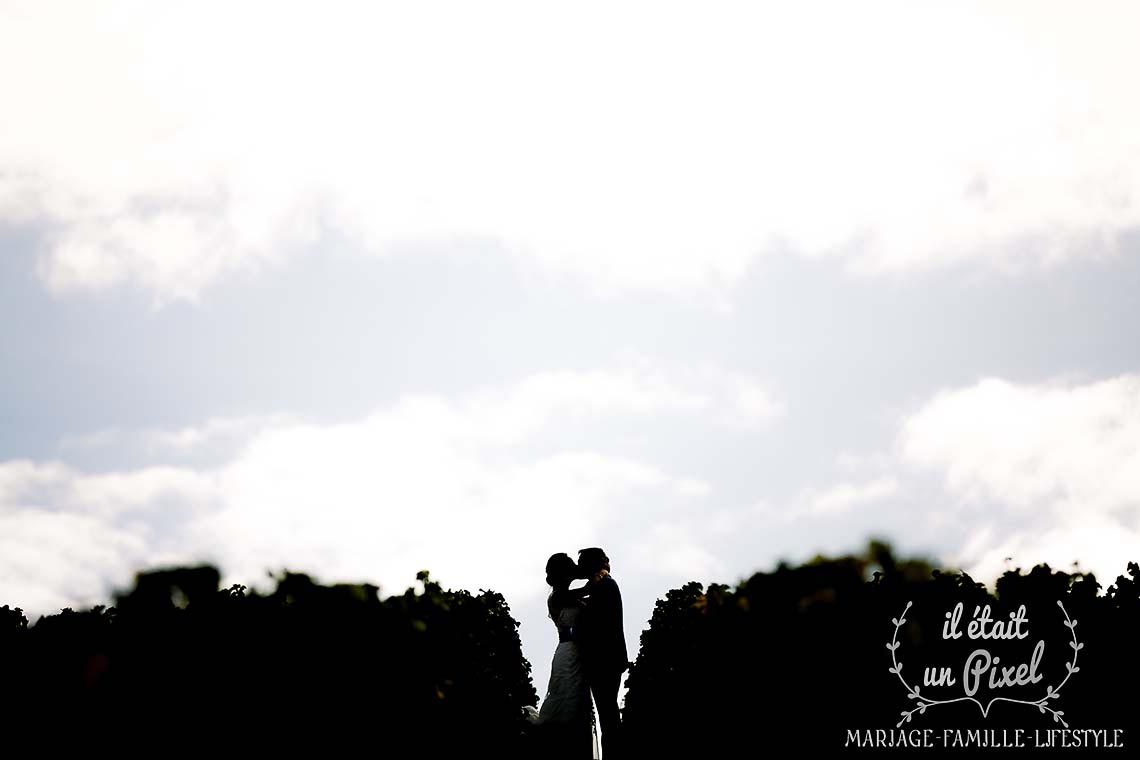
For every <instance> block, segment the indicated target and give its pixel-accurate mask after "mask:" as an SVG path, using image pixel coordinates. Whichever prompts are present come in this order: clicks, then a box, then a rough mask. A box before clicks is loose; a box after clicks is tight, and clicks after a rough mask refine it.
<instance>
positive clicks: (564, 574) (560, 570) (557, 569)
mask: <svg viewBox="0 0 1140 760" xmlns="http://www.w3.org/2000/svg"><path fill="white" fill-rule="evenodd" d="M577 577H578V563H577V562H575V561H574V560H572V559H571V558H570V555H569V554H565V553H559V554H552V555H551V556H550V559H548V560H547V561H546V582H547V584H549V585H550V589H551V590H550V597H549V598H548V599H547V600H546V607H547V610H548V611H549V613H550V618H551V619H552V620H555V619H557V618H558V610H560V609H561V608H563V607H565V606H566V605H567V604H571V603H573V601H574V596H573V595H572V594H571V593H570V581H572V580H574V579H575V578H577Z"/></svg>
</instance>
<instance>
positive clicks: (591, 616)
mask: <svg viewBox="0 0 1140 760" xmlns="http://www.w3.org/2000/svg"><path fill="white" fill-rule="evenodd" d="M583 616H584V617H583V620H582V625H581V629H582V637H581V647H582V665H583V667H585V669H586V670H587V672H607V671H609V672H612V671H614V670H616V671H618V672H619V673H620V672H621V671H623V670H625V669H626V668H627V667H629V656H628V654H627V652H626V648H625V627H624V625H623V623H622V608H621V591H620V590H619V589H618V585H617V581H615V580H614V579H613V578H612V577H611V576H609V575H606V576H603V577H602V579H601V580H599V581H598V582H597V583H595V584H594V586H593V588H592V589H590V596H589V598H588V599H587V601H586V608H585V610H584V611H583Z"/></svg>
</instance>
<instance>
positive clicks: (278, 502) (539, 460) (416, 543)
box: [0, 364, 746, 611]
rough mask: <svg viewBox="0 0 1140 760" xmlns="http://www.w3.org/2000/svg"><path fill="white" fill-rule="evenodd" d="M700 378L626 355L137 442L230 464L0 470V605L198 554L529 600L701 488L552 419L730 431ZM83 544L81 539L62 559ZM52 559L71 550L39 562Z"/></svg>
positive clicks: (240, 563)
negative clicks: (349, 416) (500, 381)
mask: <svg viewBox="0 0 1140 760" xmlns="http://www.w3.org/2000/svg"><path fill="white" fill-rule="evenodd" d="M710 377H713V375H710V374H709V373H707V372H706V373H703V374H698V375H686V376H685V381H684V382H680V383H679V382H677V381H676V380H675V379H673V378H672V377H670V376H667V375H666V374H665V373H663V372H661V371H660V370H656V369H653V368H651V367H649V366H648V365H645V364H643V366H642V367H641V368H640V369H634V370H613V371H583V372H561V371H558V372H543V373H537V374H534V375H531V376H528V377H525V378H523V379H521V380H520V381H518V382H517V383H515V384H513V385H512V386H509V387H505V388H498V389H484V390H479V391H474V392H471V393H469V394H467V395H465V396H461V397H459V398H457V399H454V400H449V399H445V398H441V397H437V396H431V395H422V394H420V395H407V396H403V397H401V398H400V399H399V400H397V401H396V402H394V403H392V404H390V405H387V406H384V407H381V408H378V409H377V410H376V411H374V412H373V413H372V414H370V415H368V416H367V417H365V418H363V419H357V420H352V421H348V422H342V423H316V422H311V421H308V422H306V421H304V420H301V419H298V418H296V417H291V416H287V415H278V416H265V417H254V418H235V419H225V418H218V419H213V420H210V421H208V422H206V423H204V424H203V425H201V426H197V427H189V428H184V429H182V430H179V431H176V432H175V433H172V434H170V435H161V434H160V431H145V435H144V436H143V437H144V438H146V439H147V440H153V441H160V442H161V445H162V446H165V447H166V448H165V449H164V448H161V447H160V448H158V449H156V450H155V451H156V452H157V453H161V452H162V451H166V452H168V453H169V454H170V455H172V456H176V455H178V454H179V453H181V452H182V451H183V450H184V449H185V447H186V446H191V447H195V446H200V445H202V444H203V442H209V441H214V442H216V441H218V440H223V439H227V440H228V439H229V438H232V437H234V436H235V435H241V436H242V440H241V443H240V445H239V446H238V447H237V448H236V453H234V454H233V455H232V456H231V457H229V458H228V459H226V460H225V461H224V462H223V463H221V464H220V465H219V466H216V467H208V468H207V467H197V468H195V467H189V466H179V467H174V466H170V465H154V466H150V467H145V468H140V469H135V470H125V471H120V472H109V473H100V474H89V473H84V472H81V471H79V470H77V469H75V468H73V467H70V466H68V465H66V464H64V463H61V462H34V461H30V460H13V461H9V462H3V463H0V518H2V519H3V521H4V524H5V525H6V526H8V531H7V533H8V534H9V535H10V536H11V537H12V538H10V539H9V541H10V542H16V543H19V544H20V545H21V546H22V549H21V550H20V551H19V552H12V553H10V554H9V553H5V554H3V555H0V557H2V559H0V594H2V595H3V597H4V599H5V600H6V601H7V600H8V599H9V598H11V599H14V600H15V601H16V602H17V603H22V604H24V605H25V606H27V607H29V608H34V607H33V603H35V604H43V605H48V607H47V608H48V609H50V607H51V606H56V605H58V604H63V603H69V604H74V605H79V604H89V603H92V602H96V601H100V600H103V599H105V595H104V592H105V588H106V586H107V585H122V584H124V583H125V582H126V581H128V580H129V572H130V571H131V570H135V569H139V568H140V567H144V566H147V565H153V564H156V563H158V564H169V563H176V562H188V561H199V560H209V561H214V562H216V563H218V565H219V566H220V567H221V568H222V569H223V571H225V573H226V575H227V581H232V582H240V583H245V584H247V585H256V584H259V583H261V582H262V579H263V578H264V574H265V571H266V570H267V569H268V570H280V569H281V568H284V567H288V568H290V569H303V570H308V571H311V572H314V573H316V574H318V576H319V577H321V578H322V579H325V580H339V579H352V580H359V579H369V580H372V581H375V582H379V583H382V584H383V585H384V587H385V589H386V590H387V591H395V590H399V589H401V588H402V587H403V586H404V584H407V583H410V582H411V580H412V578H413V577H414V573H415V572H416V571H417V570H419V569H421V568H425V567H426V568H428V569H430V570H431V571H432V572H433V574H435V575H436V577H439V578H441V579H443V580H444V581H445V582H448V583H455V584H457V585H464V586H468V587H471V588H477V587H483V588H495V589H496V590H500V591H502V592H504V593H508V594H512V595H514V598H515V599H516V600H518V599H525V598H527V597H528V596H530V595H534V594H537V593H541V591H542V585H541V573H540V572H539V570H541V565H542V562H543V561H545V557H546V555H547V554H548V553H551V552H553V551H557V550H569V549H573V548H575V547H581V546H587V545H593V544H597V543H599V542H602V539H603V538H605V539H606V541H605V543H607V545H608V546H610V547H612V548H615V549H617V550H618V551H619V552H620V550H621V548H622V547H621V546H620V545H619V544H620V541H628V542H630V543H629V546H628V550H627V552H626V553H625V554H624V555H623V556H631V555H632V554H633V553H635V552H636V551H637V550H636V549H635V544H636V545H640V544H639V543H637V542H639V541H640V540H641V539H640V538H637V537H630V536H626V537H622V538H618V539H615V537H614V536H613V535H612V534H611V533H610V532H609V531H610V530H611V529H613V528H614V527H615V526H617V525H619V524H622V523H623V521H626V520H627V511H628V510H629V509H630V508H631V505H638V508H639V509H640V510H642V513H645V510H649V511H650V512H652V511H653V510H660V514H661V515H663V516H664V517H665V518H668V519H672V518H673V517H676V516H677V515H680V514H682V513H684V511H685V509H686V505H688V504H691V503H693V502H695V501H699V500H702V499H704V498H705V497H707V495H708V494H709V493H710V490H711V488H710V486H709V484H708V483H705V482H703V481H702V480H700V479H699V478H697V477H693V476H692V475H690V474H686V473H680V474H677V475H674V474H670V473H667V472H665V471H663V470H662V469H661V468H659V467H658V466H656V465H655V464H653V463H651V462H646V461H641V460H639V459H636V458H632V457H630V456H627V455H622V454H616V453H613V452H607V451H606V450H605V446H604V444H602V446H601V448H600V449H599V450H584V449H582V448H579V447H576V446H574V445H571V444H566V443H563V442H562V441H561V440H560V434H561V433H562V432H563V431H564V430H565V428H566V427H567V425H570V424H580V423H581V424H586V423H588V424H590V425H592V426H593V427H592V428H591V429H592V430H594V431H596V433H595V435H592V436H591V440H597V441H605V430H606V426H607V425H608V424H610V423H611V422H612V421H613V420H615V419H626V420H636V419H644V420H648V419H650V418H652V419H654V420H657V421H659V420H661V419H663V418H664V417H666V416H668V415H682V416H690V417H691V416H694V415H702V416H704V415H710V418H711V419H712V420H714V424H715V420H723V421H729V420H732V419H733V414H734V411H733V410H734V409H735V406H736V401H735V397H734V396H733V395H732V394H730V393H722V392H721V390H722V388H723V387H724V386H723V385H718V382H720V381H722V380H724V378H729V380H731V382H732V383H733V384H740V383H745V382H746V381H745V379H744V378H742V377H741V376H737V375H733V374H730V373H723V374H722V375H718V376H716V377H713V380H712V381H710V382H711V383H712V384H711V385H696V384H693V381H694V379H700V378H705V379H706V380H707V379H708V378H710ZM726 382H727V381H726ZM734 387H735V386H734ZM124 435H128V436H129V434H127V433H123V432H122V431H119V432H117V433H115V435H114V436H112V439H114V440H119V439H121V438H122V436H124ZM115 436H118V438H116V437H115ZM105 438H106V436H96V438H95V439H94V441H95V443H96V444H97V443H98V442H99V441H103V440H104V439H105ZM116 445H118V444H116ZM211 445H213V444H211ZM655 535H656V534H655ZM85 536H90V537H94V540H95V541H97V542H98V543H99V544H100V546H99V547H97V548H93V549H91V550H90V551H88V550H84V551H79V550H75V549H74V546H75V544H76V543H77V542H79V543H82V542H83V541H85V540H87V539H86V538H85ZM678 540H679V538H678V535H672V536H669V535H665V534H660V535H657V538H656V539H655V542H656V543H655V544H654V546H658V547H659V548H660V547H664V546H668V547H672V548H671V552H672V556H673V561H674V564H678V563H679V564H680V565H685V564H686V563H688V562H690V560H691V561H692V562H694V563H696V564H698V565H699V566H700V567H699V569H707V568H708V567H710V566H711V565H710V564H709V563H710V557H709V556H708V555H707V550H701V549H699V548H694V547H693V546H689V545H682V543H678ZM63 555H68V556H71V555H74V557H73V558H72V559H71V560H68V561H67V562H63V561H57V559H55V558H56V557H57V556H63ZM37 556H39V557H41V559H42V562H41V560H37ZM77 563H80V564H82V571H81V572H82V574H83V578H81V579H80V580H76V577H75V576H74V575H73V573H75V572H80V571H79V570H76V564H77ZM696 569H697V568H695V569H694V571H695V570H696ZM16 597H19V598H18V599H17V598H16ZM49 603H50V604H49ZM38 609H39V610H40V611H44V609H45V608H38Z"/></svg>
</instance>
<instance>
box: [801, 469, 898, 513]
mask: <svg viewBox="0 0 1140 760" xmlns="http://www.w3.org/2000/svg"><path fill="white" fill-rule="evenodd" d="M897 490H898V482H897V481H896V480H895V479H894V478H891V477H882V478H876V479H874V480H869V481H867V482H865V483H839V484H837V485H834V486H831V487H829V488H826V489H823V490H818V489H807V490H805V491H804V492H803V493H801V494H800V497H799V502H800V504H801V506H800V507H799V508H798V509H796V510H794V511H793V513H792V514H793V515H796V516H799V515H804V514H807V515H812V516H828V515H837V514H842V513H844V512H847V511H849V510H851V509H852V508H854V507H858V506H861V505H864V504H874V503H875V502H877V501H881V500H883V499H885V498H887V497H889V496H893V495H894V494H895V492H896V491H897Z"/></svg>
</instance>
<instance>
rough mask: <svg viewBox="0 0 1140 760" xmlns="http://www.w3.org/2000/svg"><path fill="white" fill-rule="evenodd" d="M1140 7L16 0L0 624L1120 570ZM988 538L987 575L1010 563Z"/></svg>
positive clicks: (5, 233)
mask: <svg viewBox="0 0 1140 760" xmlns="http://www.w3.org/2000/svg"><path fill="white" fill-rule="evenodd" d="M1138 24H1140V10H1138V9H1137V6H1136V5H1135V4H1132V3H1120V4H1113V3H1098V4H1096V9H1095V11H1093V10H1091V9H1090V8H1089V6H1087V5H1082V6H1081V7H1080V8H1077V7H1075V6H1073V5H1071V4H1047V3H1042V2H1033V3H994V2H986V3H979V4H976V5H975V4H969V3H956V4H953V5H951V6H942V7H937V8H936V7H934V6H931V5H925V4H920V3H914V2H903V3H858V4H851V3H820V4H815V3H795V4H788V3H772V4H758V3H716V2H713V3H701V4H699V6H698V5H696V4H687V5H681V4H677V3H662V2H652V3H621V2H612V0H611V1H610V2H605V3H590V2H583V3H576V4H574V5H573V6H572V7H571V6H565V5H555V4H547V3H541V2H534V1H533V0H530V1H528V2H520V3H496V2H487V3H476V4H473V3H463V2H459V3H435V2H420V3H391V4H384V3H359V4H350V3H330V2H321V3H310V4H301V3H281V2H273V3H264V4H258V3H241V4H234V3H207V2H199V3H194V4H185V3H180V4H168V3H162V2H153V1H151V2H141V3H136V4H128V3H101V4H98V5H96V4H91V3H82V2H75V3H52V2H44V1H43V0H37V1H36V2H0V109H2V110H0V390H2V394H0V604H3V603H8V604H13V605H18V606H22V607H24V608H25V609H27V610H29V611H32V612H33V613H34V614H39V613H43V612H51V611H53V610H55V609H58V608H59V607H61V606H67V605H70V606H78V605H89V604H94V603H106V602H107V601H108V600H109V598H110V595H111V593H112V591H113V589H115V588H122V587H124V586H126V585H127V584H129V582H130V580H131V577H132V574H133V572H134V571H136V570H138V569H141V568H145V567H153V566H157V565H163V564H170V563H180V562H191V561H212V562H215V563H217V564H218V565H219V566H220V567H221V568H222V569H223V571H224V573H225V576H226V577H225V581H226V582H227V583H235V582H240V583H245V584H246V585H264V583H265V580H266V571H267V570H280V569H281V568H283V567H288V568H290V569H293V570H304V571H309V572H311V573H313V574H314V575H316V576H317V577H318V578H319V579H321V580H324V581H336V580H368V581H371V582H377V583H380V584H381V585H382V587H383V589H384V590H385V591H386V592H390V593H395V592H399V591H402V590H403V588H405V587H407V586H409V585H412V583H413V580H414V578H415V574H416V572H417V571H418V570H420V569H423V568H426V569H429V570H430V571H431V572H432V574H433V575H434V576H435V577H436V578H438V579H439V580H440V581H441V582H443V583H444V584H445V585H448V586H453V587H464V588H469V589H472V590H476V589H479V588H493V589H495V590H498V591H501V592H502V593H504V594H506V596H507V598H508V601H509V602H510V603H511V606H512V609H513V611H514V612H515V615H516V617H517V618H519V619H520V620H521V621H522V623H523V625H522V629H521V631H522V636H523V644H524V650H525V653H526V654H527V656H528V657H529V658H530V659H531V661H532V663H533V664H534V665H535V680H536V684H537V685H538V688H539V691H540V692H541V691H542V690H543V689H544V687H545V682H546V678H547V673H548V668H549V659H550V656H551V654H552V653H553V648H554V643H555V637H554V630H553V626H552V625H551V624H550V623H549V621H548V620H546V619H545V618H544V615H545V610H544V599H545V594H546V588H545V586H544V583H543V565H544V564H545V561H546V558H547V557H548V556H549V555H550V554H551V553H553V552H556V551H566V552H569V553H571V554H574V553H576V551H577V550H578V549H579V548H582V547H585V546H591V545H600V546H603V547H604V548H605V549H606V550H607V551H608V553H609V554H610V556H611V557H612V559H613V563H612V564H613V571H614V577H615V578H616V579H617V580H618V582H619V583H620V584H621V587H622V589H623V592H624V594H625V597H626V625H627V638H628V640H629V644H630V649H631V653H632V652H636V651H637V643H638V635H639V632H640V630H641V629H642V628H643V626H644V625H645V622H646V621H647V620H648V618H649V615H650V614H651V612H652V609H653V602H654V600H655V599H656V598H657V597H658V596H661V595H663V594H664V593H665V591H667V590H668V589H669V588H673V587H676V586H678V585H680V584H682V583H684V582H686V581H688V580H699V581H702V582H709V581H717V582H729V583H731V582H734V581H735V580H737V579H739V578H741V577H744V576H747V575H748V574H750V573H751V572H753V571H755V570H757V569H767V568H770V567H771V566H772V565H773V563H774V562H775V561H776V560H778V559H780V558H787V559H790V560H802V559H805V558H808V557H810V556H811V555H812V554H814V553H816V552H821V551H822V552H840V551H846V550H851V549H858V548H860V547H861V546H862V545H863V544H864V543H865V541H866V539H867V538H868V537H869V536H871V535H880V536H885V537H887V538H889V539H891V540H893V541H894V542H895V544H896V546H897V547H898V548H899V549H900V550H901V551H903V552H904V553H918V552H922V553H928V554H930V555H932V556H934V557H937V558H938V559H940V560H941V561H943V562H945V563H947V564H951V565H956V566H960V567H963V568H965V569H967V570H969V571H971V572H973V573H975V574H976V575H977V576H978V577H979V578H982V579H992V578H993V577H994V576H995V575H996V574H998V573H1000V572H1001V571H1002V570H1003V569H1004V568H1006V567H1007V566H1023V567H1026V568H1028V567H1029V566H1031V565H1033V564H1036V563H1037V562H1041V561H1047V562H1050V563H1052V564H1053V565H1055V566H1062V567H1069V566H1070V565H1071V563H1072V562H1073V561H1074V560H1076V561H1079V562H1080V566H1081V567H1082V568H1085V569H1091V570H1094V571H1096V572H1097V573H1098V575H1099V576H1100V577H1101V580H1102V582H1103V583H1104V584H1105V585H1108V583H1109V582H1111V580H1112V579H1113V578H1115V576H1116V575H1117V574H1119V573H1121V572H1123V571H1124V566H1125V563H1126V562H1127V561H1128V560H1138V559H1140V340H1137V338H1138V337H1140V336H1138V335H1137V328H1136V325H1137V324H1140V300H1138V299H1137V298H1136V295H1135V294H1136V293H1137V291H1138V289H1140V257H1137V256H1136V253H1137V251H1138V250H1140V101H1138V100H1137V99H1136V98H1135V97H1134V96H1133V90H1134V81H1133V80H1134V72H1135V71H1137V70H1140V49H1138V48H1137V47H1136V45H1135V44H1134V36H1135V30H1136V29H1137V28H1138ZM1007 558H1011V559H1008V560H1007Z"/></svg>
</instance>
